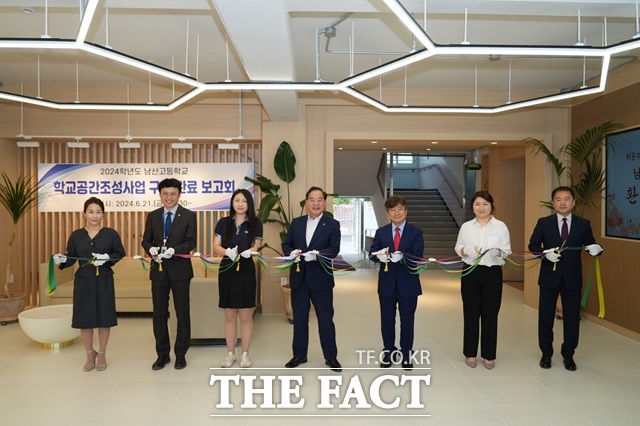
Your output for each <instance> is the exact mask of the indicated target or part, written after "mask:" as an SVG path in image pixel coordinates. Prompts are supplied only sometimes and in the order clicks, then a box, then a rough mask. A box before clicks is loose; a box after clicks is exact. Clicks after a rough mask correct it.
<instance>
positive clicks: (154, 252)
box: [149, 247, 160, 257]
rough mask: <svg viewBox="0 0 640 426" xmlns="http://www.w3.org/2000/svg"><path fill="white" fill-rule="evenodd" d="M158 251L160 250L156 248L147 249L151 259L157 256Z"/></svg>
mask: <svg viewBox="0 0 640 426" xmlns="http://www.w3.org/2000/svg"><path fill="white" fill-rule="evenodd" d="M159 251H160V248H158V247H151V248H150V249H149V254H150V255H151V257H156V256H157V255H158V252H159Z"/></svg>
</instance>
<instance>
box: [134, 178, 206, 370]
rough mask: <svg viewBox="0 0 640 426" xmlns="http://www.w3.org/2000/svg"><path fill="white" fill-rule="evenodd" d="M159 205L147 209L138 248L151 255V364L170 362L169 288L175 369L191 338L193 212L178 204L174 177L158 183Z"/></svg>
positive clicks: (181, 364)
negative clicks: (173, 314) (153, 347)
mask: <svg viewBox="0 0 640 426" xmlns="http://www.w3.org/2000/svg"><path fill="white" fill-rule="evenodd" d="M158 192H159V194H160V201H162V205H163V207H161V208H159V209H157V210H154V211H152V212H150V213H149V214H148V215H147V222H146V224H145V228H144V235H143V237H142V247H143V248H144V249H145V251H146V252H147V253H148V254H149V255H150V256H151V258H152V261H151V272H150V273H149V277H150V279H151V296H152V300H153V334H154V336H155V338H156V352H157V354H158V359H157V360H156V361H155V362H154V363H153V365H152V366H151V368H152V369H154V370H160V369H162V368H164V366H165V364H168V363H169V362H171V357H170V356H169V353H170V352H171V343H170V342H169V329H168V325H167V320H168V309H169V290H171V293H172V295H173V305H174V307H175V310H176V317H177V320H178V333H177V336H176V342H175V347H174V353H175V355H176V363H175V368H176V369H178V370H181V369H183V368H185V367H186V366H187V360H186V358H185V355H186V353H187V350H189V344H190V341H191V318H190V313H189V284H190V283H191V278H193V267H192V266H191V259H190V258H189V257H180V256H173V255H174V254H189V253H191V250H193V249H194V248H195V247H196V214H195V213H194V212H192V211H191V210H188V209H185V208H184V207H182V206H181V205H179V204H178V201H179V200H180V193H181V192H182V184H181V183H180V181H179V180H177V179H164V180H162V181H161V182H160V183H159V184H158Z"/></svg>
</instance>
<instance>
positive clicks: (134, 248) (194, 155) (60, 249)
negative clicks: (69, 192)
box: [3, 141, 262, 306]
mask: <svg viewBox="0 0 640 426" xmlns="http://www.w3.org/2000/svg"><path fill="white" fill-rule="evenodd" d="M261 151H262V144H261V143H260V142H259V141H252V142H249V143H242V144H240V149H239V150H219V149H218V148H217V144H216V143H194V145H193V149H192V150H187V149H184V150H173V149H171V144H170V143H166V142H161V143H143V144H142V148H140V149H121V148H119V146H118V144H117V143H105V142H96V143H91V147H90V148H89V149H71V148H68V147H67V145H66V143H64V142H46V143H41V144H40V148H38V149H21V150H19V151H18V156H17V157H18V162H19V166H18V169H19V173H20V174H24V175H27V176H34V177H37V175H38V164H39V163H122V164H128V163H209V164H211V165H212V166H211V167H215V164H216V163H240V162H242V163H249V162H252V163H254V164H255V170H256V173H261V170H262V169H261V158H262V154H261ZM259 197H260V194H259V192H258V193H257V194H256V199H258V198H259ZM256 204H257V203H256ZM146 215H147V211H139V212H109V211H108V210H107V211H106V212H105V217H104V220H103V224H104V225H105V226H108V227H110V228H114V229H116V230H117V231H118V232H119V233H120V237H121V238H122V243H123V244H124V248H125V250H126V252H127V255H128V256H134V255H136V254H140V255H143V254H144V253H143V250H142V247H141V245H140V243H141V241H142V233H143V232H144V224H145V220H146ZM226 215H227V213H226V212H204V211H201V212H198V214H197V218H198V245H197V250H198V251H200V252H201V253H211V248H212V245H213V230H214V228H215V224H216V222H217V221H218V219H219V218H220V217H223V216H226ZM83 226H84V219H83V217H82V212H46V213H39V212H38V211H37V209H35V208H34V209H31V210H30V211H29V212H28V213H27V215H26V217H25V218H24V219H23V220H22V221H21V222H20V223H19V230H18V236H17V238H16V240H17V243H16V244H15V246H17V247H21V248H22V249H21V250H20V251H19V252H18V253H17V254H16V256H15V258H14V262H13V264H14V274H15V276H16V277H21V280H20V281H21V282H17V283H16V285H15V286H14V289H15V290H17V291H19V292H24V293H26V294H27V298H28V300H27V304H28V305H31V306H35V305H37V304H38V264H39V263H41V262H45V261H47V260H48V259H49V256H51V255H52V254H55V253H64V250H65V247H66V244H67V239H68V237H69V235H70V234H71V232H72V231H73V230H75V229H78V228H81V227H83ZM3 234H4V232H3ZM18 241H20V243H18Z"/></svg>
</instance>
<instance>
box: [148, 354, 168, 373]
mask: <svg viewBox="0 0 640 426" xmlns="http://www.w3.org/2000/svg"><path fill="white" fill-rule="evenodd" d="M170 362H171V357H170V356H169V355H164V356H159V357H158V359H156V362H154V363H153V365H152V366H151V369H152V370H162V369H163V368H164V366H165V365H166V364H169V363H170Z"/></svg>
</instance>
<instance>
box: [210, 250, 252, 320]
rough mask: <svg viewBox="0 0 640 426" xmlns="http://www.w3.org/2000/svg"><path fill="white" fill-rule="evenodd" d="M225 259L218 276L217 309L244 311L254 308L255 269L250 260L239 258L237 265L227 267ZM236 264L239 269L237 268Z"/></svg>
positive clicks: (226, 259) (228, 263) (228, 261)
mask: <svg viewBox="0 0 640 426" xmlns="http://www.w3.org/2000/svg"><path fill="white" fill-rule="evenodd" d="M230 264H231V261H230V260H229V259H228V258H225V259H224V260H223V262H222V264H221V265H220V270H221V271H224V272H220V273H219V274H218V293H219V296H220V300H219V302H218V307H219V308H229V309H245V308H255V306H256V267H255V264H254V263H253V260H251V258H249V259H245V258H244V257H240V260H239V261H238V263H236V264H235V265H233V266H229V265H230ZM238 264H239V265H240V267H239V268H238Z"/></svg>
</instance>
